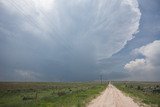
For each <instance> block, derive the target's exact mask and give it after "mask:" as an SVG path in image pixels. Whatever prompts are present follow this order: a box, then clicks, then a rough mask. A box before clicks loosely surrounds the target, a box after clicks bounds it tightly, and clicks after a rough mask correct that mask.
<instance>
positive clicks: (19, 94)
mask: <svg viewBox="0 0 160 107" xmlns="http://www.w3.org/2000/svg"><path fill="white" fill-rule="evenodd" d="M106 86H107V84H100V83H96V82H93V83H89V82H88V83H53V82H43V83H42V82H37V83H36V82H33V83H32V82H30V83H29V82H28V83H20V82H19V83H15V82H1V83H0V107H84V106H85V105H86V104H87V103H88V102H89V101H90V100H91V99H93V98H95V97H96V96H97V95H98V94H99V93H100V92H101V91H103V90H104V89H105V88H106Z"/></svg>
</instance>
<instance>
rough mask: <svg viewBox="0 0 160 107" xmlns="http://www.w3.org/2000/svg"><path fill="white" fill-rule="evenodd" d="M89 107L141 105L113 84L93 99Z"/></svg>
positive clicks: (131, 106) (132, 106)
mask: <svg viewBox="0 0 160 107" xmlns="http://www.w3.org/2000/svg"><path fill="white" fill-rule="evenodd" d="M87 107H139V106H138V104H137V103H135V102H134V101H133V99H132V98H130V97H127V96H125V95H124V94H123V93H122V92H121V91H120V90H118V89H117V88H116V87H115V86H113V85H112V84H109V85H108V87H107V88H106V90H105V91H104V92H103V93H102V94H101V95H100V96H98V97H97V98H96V99H94V100H92V101H91V102H90V103H89V105H88V106H87Z"/></svg>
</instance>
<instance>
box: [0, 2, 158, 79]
mask: <svg viewBox="0 0 160 107" xmlns="http://www.w3.org/2000/svg"><path fill="white" fill-rule="evenodd" d="M100 75H103V78H104V79H106V80H143V81H144V80H147V81H159V80H160V1H159V0H0V81H92V80H97V79H99V76H100Z"/></svg>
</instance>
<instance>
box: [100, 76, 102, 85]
mask: <svg viewBox="0 0 160 107" xmlns="http://www.w3.org/2000/svg"><path fill="white" fill-rule="evenodd" d="M100 81H101V84H102V75H100Z"/></svg>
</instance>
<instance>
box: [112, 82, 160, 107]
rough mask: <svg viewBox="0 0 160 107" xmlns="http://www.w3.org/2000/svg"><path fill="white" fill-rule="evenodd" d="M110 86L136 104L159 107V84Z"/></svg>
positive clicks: (118, 83) (131, 83)
mask: <svg viewBox="0 0 160 107" xmlns="http://www.w3.org/2000/svg"><path fill="white" fill-rule="evenodd" d="M112 84H114V85H115V86H116V87H117V88H118V89H120V90H122V91H123V92H125V93H127V94H128V95H129V96H131V97H133V98H134V99H135V100H137V101H138V102H143V103H145V104H148V105H150V106H152V107H160V82H113V83H112Z"/></svg>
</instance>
